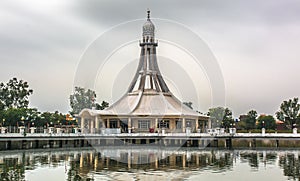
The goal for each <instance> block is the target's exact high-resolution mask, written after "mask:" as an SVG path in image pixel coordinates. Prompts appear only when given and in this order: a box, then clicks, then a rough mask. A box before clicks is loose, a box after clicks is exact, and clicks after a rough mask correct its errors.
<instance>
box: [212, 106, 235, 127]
mask: <svg viewBox="0 0 300 181" xmlns="http://www.w3.org/2000/svg"><path fill="white" fill-rule="evenodd" d="M208 116H210V119H211V123H212V127H224V128H229V127H231V126H232V125H233V124H234V120H233V118H232V111H231V110H230V109H228V108H223V107H216V108H210V109H209V112H208Z"/></svg>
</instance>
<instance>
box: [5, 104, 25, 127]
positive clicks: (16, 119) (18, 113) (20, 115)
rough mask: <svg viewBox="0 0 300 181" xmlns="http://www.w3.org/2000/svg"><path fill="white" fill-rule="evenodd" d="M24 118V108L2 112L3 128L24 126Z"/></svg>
mask: <svg viewBox="0 0 300 181" xmlns="http://www.w3.org/2000/svg"><path fill="white" fill-rule="evenodd" d="M26 116H27V112H26V109H25V108H8V109H7V110H5V111H3V117H4V118H3V119H5V122H4V123H3V124H4V125H3V126H18V125H24V124H25V118H26Z"/></svg>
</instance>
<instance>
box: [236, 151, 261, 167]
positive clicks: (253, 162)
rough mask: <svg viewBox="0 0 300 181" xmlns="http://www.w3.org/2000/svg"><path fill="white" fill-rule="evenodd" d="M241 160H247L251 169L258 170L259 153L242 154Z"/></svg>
mask: <svg viewBox="0 0 300 181" xmlns="http://www.w3.org/2000/svg"><path fill="white" fill-rule="evenodd" d="M240 155H241V158H242V159H246V160H247V161H248V162H249V165H250V167H252V168H258V164H259V162H258V155H257V152H254V153H241V154H240Z"/></svg>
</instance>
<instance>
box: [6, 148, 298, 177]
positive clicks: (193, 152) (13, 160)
mask: <svg viewBox="0 0 300 181" xmlns="http://www.w3.org/2000/svg"><path fill="white" fill-rule="evenodd" d="M299 155H300V154H299V150H289V151H286V150H281V151H278V150H244V149H243V150H214V149H213V150H198V149H180V150H171V149H167V148H165V149H162V148H156V147H151V148H144V149H139V148H134V147H127V148H126V147H122V148H119V149H116V148H113V149H112V148H109V147H99V148H97V150H93V149H86V150H43V151H30V152H29V151H25V152H1V154H0V180H30V177H29V176H30V174H26V172H27V173H28V172H30V171H33V172H35V174H39V169H43V168H45V167H46V168H58V170H59V168H60V169H62V171H64V172H65V175H66V176H67V177H68V179H67V180H90V179H95V180H108V179H111V180H146V178H147V179H148V180H154V179H160V180H173V179H174V180H175V179H176V180H185V179H188V178H190V177H191V176H192V175H193V173H197V174H201V175H203V174H202V173H207V171H208V170H209V171H212V172H218V173H219V172H226V171H228V170H230V172H232V171H233V172H235V171H241V170H236V169H235V168H237V167H238V166H239V165H240V164H244V163H248V164H249V166H250V167H251V168H256V169H258V168H259V167H261V165H262V164H264V165H265V167H268V166H269V167H271V168H273V169H274V165H277V166H278V167H280V170H282V172H283V174H284V175H285V176H288V177H289V178H290V179H294V180H297V179H298V178H299V177H300V173H299V168H300V157H299ZM233 165H236V166H233ZM264 169H265V168H263V170H264ZM275 170H276V172H277V169H275ZM246 173H247V172H246ZM42 174H44V175H43V176H44V177H51V176H49V175H47V174H46V173H45V172H42ZM238 174H239V175H240V174H243V173H238ZM25 175H27V176H26V178H25ZM204 175H205V174H204ZM222 175H223V174H222ZM12 178H13V179H12Z"/></svg>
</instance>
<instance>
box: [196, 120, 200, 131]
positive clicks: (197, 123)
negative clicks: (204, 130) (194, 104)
mask: <svg viewBox="0 0 300 181" xmlns="http://www.w3.org/2000/svg"><path fill="white" fill-rule="evenodd" d="M195 125H196V131H197V130H198V129H199V120H198V118H196V124H195Z"/></svg>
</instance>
